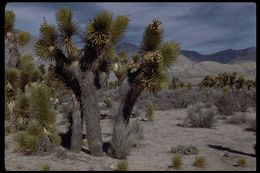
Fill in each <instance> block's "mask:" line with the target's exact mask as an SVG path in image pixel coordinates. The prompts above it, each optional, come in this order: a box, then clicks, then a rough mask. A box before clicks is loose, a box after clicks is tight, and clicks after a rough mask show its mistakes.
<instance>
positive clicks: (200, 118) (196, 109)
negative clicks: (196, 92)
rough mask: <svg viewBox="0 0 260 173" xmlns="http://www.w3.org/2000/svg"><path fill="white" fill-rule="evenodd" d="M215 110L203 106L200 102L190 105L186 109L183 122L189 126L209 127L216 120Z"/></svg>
mask: <svg viewBox="0 0 260 173" xmlns="http://www.w3.org/2000/svg"><path fill="white" fill-rule="evenodd" d="M215 117H216V112H215V111H214V110H213V109H211V108H204V109H203V104H202V103H197V104H195V105H191V106H189V107H188V110H187V117H186V119H185V120H184V124H185V125H187V126H190V127H202V128H211V127H213V125H214V124H215V122H216V119H215Z"/></svg>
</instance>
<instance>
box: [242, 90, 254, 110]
mask: <svg viewBox="0 0 260 173" xmlns="http://www.w3.org/2000/svg"><path fill="white" fill-rule="evenodd" d="M252 97H253V96H252V93H251V92H250V91H246V90H242V91H241V92H240V94H239V96H238V108H239V111H240V112H246V111H247V110H248V107H249V106H251V105H252Z"/></svg>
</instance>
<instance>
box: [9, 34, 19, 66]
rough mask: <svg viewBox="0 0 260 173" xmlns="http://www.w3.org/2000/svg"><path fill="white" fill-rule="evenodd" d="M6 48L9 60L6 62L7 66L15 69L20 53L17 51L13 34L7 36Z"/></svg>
mask: <svg viewBox="0 0 260 173" xmlns="http://www.w3.org/2000/svg"><path fill="white" fill-rule="evenodd" d="M8 48H9V60H8V62H7V66H8V67H12V68H15V67H16V66H17V64H18V60H19V57H20V53H19V51H18V45H17V41H16V38H15V35H14V34H12V35H11V36H9V38H8Z"/></svg>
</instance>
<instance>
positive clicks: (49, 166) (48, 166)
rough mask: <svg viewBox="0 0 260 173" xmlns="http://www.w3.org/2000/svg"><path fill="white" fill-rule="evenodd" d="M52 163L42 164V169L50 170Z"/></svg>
mask: <svg viewBox="0 0 260 173" xmlns="http://www.w3.org/2000/svg"><path fill="white" fill-rule="evenodd" d="M50 169H51V165H50V164H48V163H45V164H43V165H42V171H50Z"/></svg>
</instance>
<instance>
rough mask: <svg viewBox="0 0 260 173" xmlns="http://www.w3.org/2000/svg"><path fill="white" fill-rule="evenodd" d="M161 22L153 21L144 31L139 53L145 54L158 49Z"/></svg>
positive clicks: (160, 37)
mask: <svg viewBox="0 0 260 173" xmlns="http://www.w3.org/2000/svg"><path fill="white" fill-rule="evenodd" d="M160 25H161V22H160V21H159V20H158V19H154V20H153V22H152V23H151V24H149V25H148V26H147V27H146V28H145V31H144V36H143V41H142V42H141V45H140V47H141V51H142V53H146V52H149V51H154V50H157V49H159V47H160V46H161V42H162V30H161V28H160Z"/></svg>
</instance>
